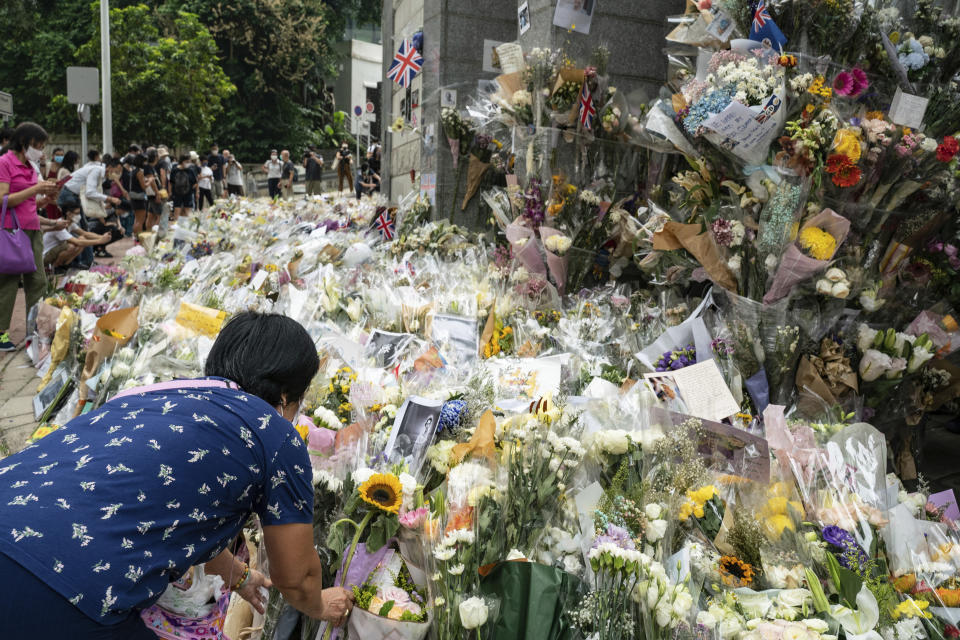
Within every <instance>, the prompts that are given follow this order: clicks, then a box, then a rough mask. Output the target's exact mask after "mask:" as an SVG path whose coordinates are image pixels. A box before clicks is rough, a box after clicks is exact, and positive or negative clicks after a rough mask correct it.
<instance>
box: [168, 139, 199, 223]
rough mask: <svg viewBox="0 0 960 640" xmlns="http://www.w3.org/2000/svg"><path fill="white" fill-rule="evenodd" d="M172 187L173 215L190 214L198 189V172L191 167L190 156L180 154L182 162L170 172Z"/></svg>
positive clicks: (177, 216) (175, 216) (176, 216)
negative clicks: (194, 195)
mask: <svg viewBox="0 0 960 640" xmlns="http://www.w3.org/2000/svg"><path fill="white" fill-rule="evenodd" d="M170 189H171V191H173V193H172V195H173V217H174V218H179V217H180V216H184V215H190V211H191V210H193V194H194V192H195V191H196V190H197V174H196V173H194V171H193V169H192V168H191V167H190V156H189V155H187V154H184V155H182V156H180V164H178V165H177V166H176V167H174V168H173V170H172V171H171V172H170Z"/></svg>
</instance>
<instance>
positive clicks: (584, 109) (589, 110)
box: [580, 80, 597, 131]
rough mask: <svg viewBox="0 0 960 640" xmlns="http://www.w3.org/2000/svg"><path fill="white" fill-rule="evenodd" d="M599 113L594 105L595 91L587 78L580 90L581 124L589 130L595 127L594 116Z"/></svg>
mask: <svg viewBox="0 0 960 640" xmlns="http://www.w3.org/2000/svg"><path fill="white" fill-rule="evenodd" d="M595 115H597V109H596V107H594V106H593V93H591V92H590V87H589V86H588V85H587V82H586V80H584V82H583V89H582V90H581V91H580V124H581V125H583V128H584V129H586V130H587V131H590V130H592V129H593V117H594V116H595Z"/></svg>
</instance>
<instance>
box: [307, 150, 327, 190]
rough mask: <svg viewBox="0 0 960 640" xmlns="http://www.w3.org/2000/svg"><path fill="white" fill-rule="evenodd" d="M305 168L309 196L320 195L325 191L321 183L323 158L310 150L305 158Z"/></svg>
mask: <svg viewBox="0 0 960 640" xmlns="http://www.w3.org/2000/svg"><path fill="white" fill-rule="evenodd" d="M303 168H304V169H306V180H307V195H309V196H316V195H320V193H321V192H322V190H323V188H322V186H321V181H322V180H323V156H321V155H320V154H319V153H317V152H316V151H314V150H313V149H310V150H309V151H307V153H306V155H305V156H303Z"/></svg>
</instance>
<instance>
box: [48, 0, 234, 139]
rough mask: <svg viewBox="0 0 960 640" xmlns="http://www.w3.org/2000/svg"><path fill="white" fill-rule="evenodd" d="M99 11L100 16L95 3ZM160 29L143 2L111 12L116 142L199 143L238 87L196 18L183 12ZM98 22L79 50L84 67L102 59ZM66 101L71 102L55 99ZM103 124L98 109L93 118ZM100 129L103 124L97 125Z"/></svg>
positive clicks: (154, 16)
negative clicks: (226, 71)
mask: <svg viewBox="0 0 960 640" xmlns="http://www.w3.org/2000/svg"><path fill="white" fill-rule="evenodd" d="M94 9H96V10H99V8H98V6H97V4H96V3H95V4H94ZM170 18H172V19H170V20H169V21H167V22H166V23H161V21H160V20H159V17H158V14H157V13H156V12H155V11H154V10H151V9H150V8H149V7H148V6H147V5H144V4H139V5H134V6H131V7H127V8H123V9H111V10H110V40H111V54H110V55H111V71H112V74H113V84H112V92H113V137H114V140H116V141H117V143H118V144H117V145H116V146H117V147H118V148H122V146H123V144H125V143H127V142H134V141H140V140H156V141H163V142H166V143H168V144H169V143H172V144H175V145H197V144H199V143H201V142H203V141H206V140H207V139H208V138H209V136H210V131H211V130H212V128H213V124H214V121H215V119H216V117H217V116H218V115H219V114H220V113H221V112H222V111H223V101H224V100H225V99H226V98H227V97H229V96H230V95H232V94H233V93H234V92H235V91H236V87H235V86H234V85H233V83H232V82H230V79H229V78H228V77H227V75H226V74H225V73H224V71H223V69H222V68H221V67H220V64H219V61H218V58H217V45H216V42H215V41H214V39H213V36H212V35H211V34H210V32H209V31H208V30H207V28H206V27H204V26H203V25H202V24H201V23H200V20H199V18H198V17H197V15H196V14H192V13H188V12H186V11H178V12H177V13H176V14H175V15H173V16H170ZM99 31H100V30H99V22H97V29H96V30H95V32H94V34H93V37H92V38H91V39H90V40H89V41H88V42H87V43H86V44H84V45H83V46H81V47H80V49H79V50H78V51H77V56H76V57H77V61H78V62H79V63H80V64H85V65H90V66H96V65H97V64H98V62H99V60H100V33H99ZM58 100H63V101H65V100H66V96H57V97H56V98H54V101H55V103H56V102H57V101H58ZM96 117H97V118H99V110H97V112H96ZM95 126H99V125H95Z"/></svg>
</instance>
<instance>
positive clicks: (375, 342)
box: [366, 329, 413, 367]
mask: <svg viewBox="0 0 960 640" xmlns="http://www.w3.org/2000/svg"><path fill="white" fill-rule="evenodd" d="M411 340H413V336H412V335H411V334H409V333H391V332H390V331H381V330H380V329H376V330H374V332H373V333H372V334H371V335H370V341H369V342H368V343H367V348H366V355H367V357H372V358H373V359H374V360H376V362H377V366H378V367H394V366H396V364H397V359H398V358H399V357H400V355H401V354H402V353H403V350H404V349H405V348H406V347H407V345H409V344H410V341H411Z"/></svg>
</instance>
